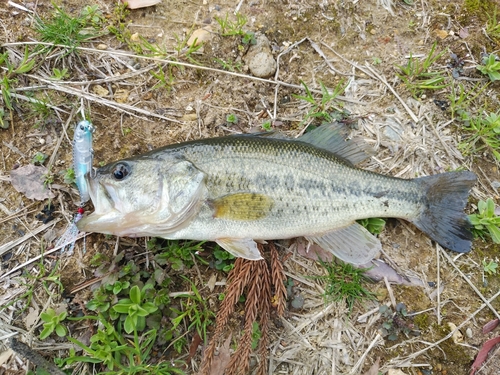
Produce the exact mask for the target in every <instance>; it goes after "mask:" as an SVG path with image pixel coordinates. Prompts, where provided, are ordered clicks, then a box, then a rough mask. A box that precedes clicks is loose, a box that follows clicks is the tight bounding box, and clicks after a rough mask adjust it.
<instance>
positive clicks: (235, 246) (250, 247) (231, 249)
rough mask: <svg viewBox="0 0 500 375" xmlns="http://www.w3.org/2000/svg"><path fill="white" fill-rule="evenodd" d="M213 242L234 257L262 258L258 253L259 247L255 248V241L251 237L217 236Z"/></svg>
mask: <svg viewBox="0 0 500 375" xmlns="http://www.w3.org/2000/svg"><path fill="white" fill-rule="evenodd" d="M215 242H217V244H219V246H220V247H222V248H223V249H224V250H226V251H227V252H228V253H231V254H232V255H234V256H235V257H238V258H245V259H249V260H259V259H263V258H262V256H261V255H260V251H259V249H258V248H257V243H256V242H255V241H254V240H252V239H249V238H243V239H233V238H219V239H218V240H216V241H215Z"/></svg>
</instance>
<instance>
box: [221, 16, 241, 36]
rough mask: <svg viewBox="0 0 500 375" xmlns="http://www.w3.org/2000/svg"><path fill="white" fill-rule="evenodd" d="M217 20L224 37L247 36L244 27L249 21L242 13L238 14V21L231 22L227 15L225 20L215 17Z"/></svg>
mask: <svg viewBox="0 0 500 375" xmlns="http://www.w3.org/2000/svg"><path fill="white" fill-rule="evenodd" d="M215 20H216V21H217V23H218V24H219V26H220V31H221V34H222V36H232V35H240V36H244V35H245V31H244V30H243V27H244V26H245V25H246V24H247V19H246V17H245V16H244V15H242V14H241V13H236V21H231V20H230V19H229V15H228V14H227V13H226V16H225V17H224V18H220V17H215Z"/></svg>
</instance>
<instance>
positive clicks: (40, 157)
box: [31, 152, 48, 165]
mask: <svg viewBox="0 0 500 375" xmlns="http://www.w3.org/2000/svg"><path fill="white" fill-rule="evenodd" d="M47 157H48V155H46V154H44V153H43V152H37V153H36V154H35V156H33V159H31V163H33V164H38V165H42V164H43V163H45V160H47Z"/></svg>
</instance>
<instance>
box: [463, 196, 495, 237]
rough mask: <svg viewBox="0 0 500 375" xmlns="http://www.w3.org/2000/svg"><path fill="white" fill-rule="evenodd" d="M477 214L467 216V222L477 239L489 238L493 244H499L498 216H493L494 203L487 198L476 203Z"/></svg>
mask: <svg viewBox="0 0 500 375" xmlns="http://www.w3.org/2000/svg"><path fill="white" fill-rule="evenodd" d="M477 210H478V213H477V214H472V215H469V216H468V217H469V221H470V222H471V224H472V225H473V226H474V228H473V232H474V234H475V235H476V236H477V237H481V238H482V239H485V237H486V236H489V237H490V238H491V240H492V241H493V242H494V243H500V216H497V215H496V214H495V202H494V201H493V199H491V198H488V199H487V200H486V201H482V200H480V201H479V202H478V203H477Z"/></svg>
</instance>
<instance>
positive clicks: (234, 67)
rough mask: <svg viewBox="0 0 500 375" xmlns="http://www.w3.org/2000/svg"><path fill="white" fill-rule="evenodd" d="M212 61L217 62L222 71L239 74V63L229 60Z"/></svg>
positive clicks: (217, 59) (215, 59)
mask: <svg viewBox="0 0 500 375" xmlns="http://www.w3.org/2000/svg"><path fill="white" fill-rule="evenodd" d="M214 61H215V62H217V63H218V64H220V65H221V66H222V68H223V69H225V70H229V71H230V72H235V71H238V72H241V69H242V67H241V62H234V61H232V60H231V59H229V60H222V59H219V58H217V57H215V58H214Z"/></svg>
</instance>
